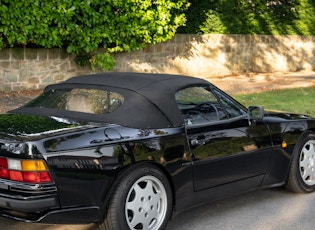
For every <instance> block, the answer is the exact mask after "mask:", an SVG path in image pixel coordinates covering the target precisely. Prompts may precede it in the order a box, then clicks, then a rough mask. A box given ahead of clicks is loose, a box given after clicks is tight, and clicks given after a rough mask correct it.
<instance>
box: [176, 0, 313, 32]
mask: <svg viewBox="0 0 315 230" xmlns="http://www.w3.org/2000/svg"><path fill="white" fill-rule="evenodd" d="M190 1H191V7H190V8H189V9H188V12H187V27H181V28H179V32H181V33H198V34H206V33H219V34H273V35H292V34H297V35H314V34H315V19H314V13H315V10H314V9H315V1H314V0H264V1H262V0H207V1H202V0H190Z"/></svg>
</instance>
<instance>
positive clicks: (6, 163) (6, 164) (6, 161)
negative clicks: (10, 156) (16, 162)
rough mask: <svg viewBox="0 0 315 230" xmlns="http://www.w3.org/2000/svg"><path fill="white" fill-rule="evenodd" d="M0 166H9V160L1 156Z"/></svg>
mask: <svg viewBox="0 0 315 230" xmlns="http://www.w3.org/2000/svg"><path fill="white" fill-rule="evenodd" d="M0 168H8V160H7V159H6V158H3V157H0Z"/></svg>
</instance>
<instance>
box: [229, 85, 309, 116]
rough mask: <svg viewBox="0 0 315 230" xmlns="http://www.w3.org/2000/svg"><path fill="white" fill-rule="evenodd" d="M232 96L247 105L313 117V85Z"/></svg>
mask: <svg viewBox="0 0 315 230" xmlns="http://www.w3.org/2000/svg"><path fill="white" fill-rule="evenodd" d="M232 96H233V97H234V98H235V99H236V100H238V101H239V102H241V103H242V104H243V105H245V106H247V107H248V106H249V105H261V106H264V107H265V109H271V110H282V111H287V112H294V113H303V114H306V115H310V116H312V117H315V87H306V88H294V89H284V90H273V91H266V92H262V93H251V94H237V95H232Z"/></svg>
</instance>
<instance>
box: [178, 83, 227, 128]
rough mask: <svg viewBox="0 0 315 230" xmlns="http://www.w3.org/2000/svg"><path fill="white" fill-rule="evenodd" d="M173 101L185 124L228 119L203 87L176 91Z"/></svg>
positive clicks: (214, 98) (217, 102)
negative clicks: (174, 100)
mask: <svg viewBox="0 0 315 230" xmlns="http://www.w3.org/2000/svg"><path fill="white" fill-rule="evenodd" d="M175 99H176V102H177V105H178V108H179V109H180V111H181V113H182V115H183V118H184V121H185V124H186V125H194V124H204V123H209V122H215V121H219V120H223V119H226V118H228V117H227V114H226V112H225V110H224V109H223V108H222V106H221V104H220V103H219V101H218V100H217V98H216V97H215V95H213V94H212V92H211V91H209V90H208V89H206V88H204V87H191V88H186V89H182V90H180V91H178V92H177V93H176V94H175Z"/></svg>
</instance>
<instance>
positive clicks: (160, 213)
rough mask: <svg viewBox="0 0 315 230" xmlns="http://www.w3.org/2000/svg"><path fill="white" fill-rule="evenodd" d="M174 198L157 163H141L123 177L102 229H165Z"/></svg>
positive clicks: (101, 226)
mask: <svg viewBox="0 0 315 230" xmlns="http://www.w3.org/2000/svg"><path fill="white" fill-rule="evenodd" d="M172 200H173V197H172V191H171V187H170V185H169V182H168V180H167V178H166V177H165V175H164V174H163V173H162V172H161V171H160V170H159V169H158V168H156V167H155V166H153V165H150V164H139V165H137V166H134V167H131V168H130V169H128V170H127V171H126V172H125V173H124V175H123V176H122V177H121V178H120V180H119V183H118V185H117V186H116V188H115V191H114V193H113V195H112V197H111V201H110V205H109V207H108V209H107V213H106V216H105V219H104V222H103V223H102V224H101V225H100V228H101V229H106V230H107V229H111V230H118V229H119V230H120V229H132V230H138V229H139V230H140V229H142V230H159V229H165V227H166V225H167V222H168V220H169V219H170V217H171V214H172V205H173V201H172Z"/></svg>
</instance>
